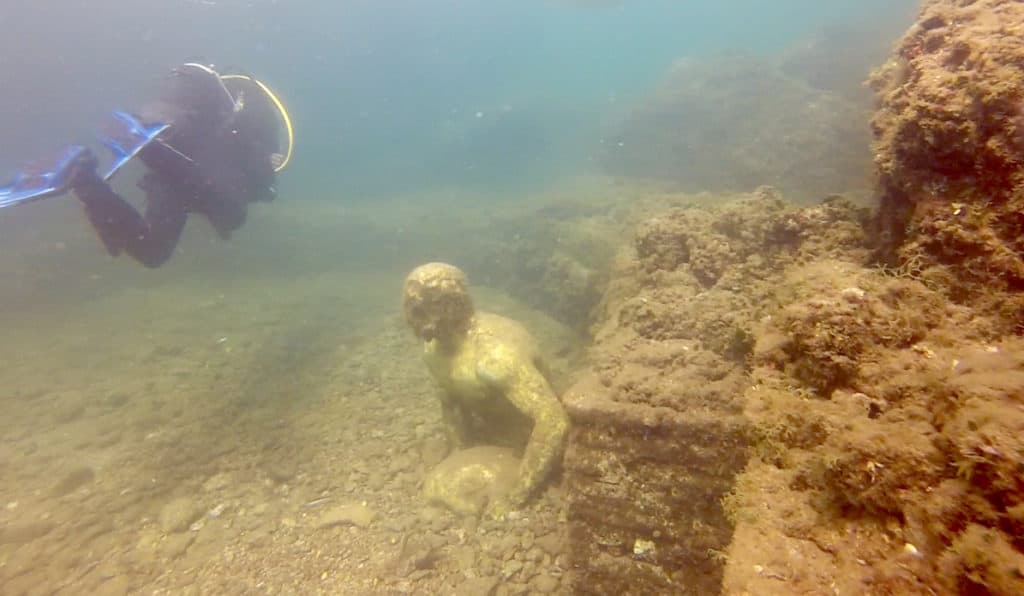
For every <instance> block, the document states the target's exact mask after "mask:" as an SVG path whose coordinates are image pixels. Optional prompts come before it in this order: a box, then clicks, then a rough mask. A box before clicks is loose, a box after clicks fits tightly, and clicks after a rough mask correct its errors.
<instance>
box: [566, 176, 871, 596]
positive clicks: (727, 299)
mask: <svg viewBox="0 0 1024 596" xmlns="http://www.w3.org/2000/svg"><path fill="white" fill-rule="evenodd" d="M857 215H858V214H857V212H856V211H854V210H851V208H850V207H849V206H848V205H846V204H845V203H843V202H842V201H838V200H833V201H830V202H827V203H826V204H824V205H820V206H817V207H810V208H805V209H797V208H795V207H793V206H791V205H789V204H787V203H786V202H784V201H783V200H782V199H781V198H780V197H779V196H778V195H777V193H775V192H774V191H773V190H772V189H769V188H763V189H759V190H758V191H757V192H755V193H753V194H751V195H744V196H741V197H739V198H738V200H732V201H723V202H722V203H721V204H718V205H714V206H705V205H701V204H699V203H695V204H692V205H687V206H682V207H680V208H676V209H673V210H670V211H668V212H666V213H663V214H661V215H659V216H657V217H654V218H651V219H648V220H647V221H644V222H643V223H641V224H640V225H639V226H638V228H637V230H636V234H635V242H634V246H633V247H632V249H631V250H629V251H626V253H624V254H622V255H620V258H619V260H618V262H617V266H616V267H615V269H614V271H613V273H612V276H611V280H610V282H609V286H608V290H607V292H606V293H605V298H604V301H603V303H602V304H601V306H600V312H601V313H602V316H601V322H600V323H599V324H598V325H597V326H596V327H595V330H594V331H595V346H594V347H593V348H592V350H591V354H590V359H591V362H592V365H591V368H590V370H589V372H588V373H586V374H585V375H584V376H583V377H582V378H581V379H580V380H579V381H578V382H577V383H576V384H575V385H574V386H573V387H572V388H571V389H570V390H569V391H568V392H567V393H566V394H565V396H564V397H563V401H564V402H565V404H566V407H567V408H568V410H569V413H570V416H571V417H572V419H573V429H572V431H571V435H570V441H569V448H568V451H567V453H566V457H565V463H564V469H565V481H566V485H567V488H568V495H569V497H568V498H569V552H570V553H571V557H572V563H573V569H572V585H573V586H574V588H575V590H576V592H577V593H581V594H665V593H672V594H713V593H717V592H718V591H719V590H720V587H721V582H722V577H723V576H722V571H723V566H724V556H723V553H724V551H725V549H726V548H727V547H728V545H729V543H730V541H731V540H732V532H733V528H732V524H731V522H730V521H729V519H728V518H727V516H726V512H725V509H724V507H723V504H722V501H723V497H725V496H726V495H727V494H728V493H729V492H730V491H731V490H732V488H733V485H734V480H735V477H736V475H737V474H738V473H739V472H740V471H741V470H742V469H743V468H744V466H746V465H747V462H748V457H749V447H748V445H749V427H748V423H747V421H746V419H745V418H744V413H743V405H744V402H743V394H744V391H745V388H746V385H747V383H748V382H749V375H748V371H747V367H746V362H747V359H748V356H749V354H750V352H751V350H752V347H753V341H752V338H753V335H754V330H755V327H756V326H757V325H759V322H760V319H761V318H762V317H763V316H764V314H765V313H766V312H770V310H771V309H773V308H775V305H776V304H777V300H779V299H780V298H779V297H777V296H776V288H777V285H778V282H779V280H780V277H781V275H782V273H783V271H784V270H785V268H786V267H787V266H788V265H790V264H792V263H793V262H795V261H797V260H800V259H805V258H808V257H809V256H811V255H818V254H824V253H827V252H829V250H831V249H835V248H837V247H843V248H844V249H849V248H851V247H854V246H858V245H859V243H860V242H861V240H862V239H863V238H862V236H863V234H862V232H861V227H860V224H859V222H858V221H857Z"/></svg>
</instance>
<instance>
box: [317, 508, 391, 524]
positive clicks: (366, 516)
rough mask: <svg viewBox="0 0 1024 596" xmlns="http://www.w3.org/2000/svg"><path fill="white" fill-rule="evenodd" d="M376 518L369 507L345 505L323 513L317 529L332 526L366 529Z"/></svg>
mask: <svg viewBox="0 0 1024 596" xmlns="http://www.w3.org/2000/svg"><path fill="white" fill-rule="evenodd" d="M376 516H377V514H376V513H374V512H373V510H371V509H370V508H369V507H367V506H366V505H363V504H362V503H347V504H343V505H338V506H336V507H333V508H331V509H329V510H327V511H325V512H324V514H323V515H321V516H320V521H318V522H317V524H316V526H317V527H318V528H330V527H333V526H340V525H350V526H356V527H359V528H366V527H368V526H369V525H370V524H371V523H373V520H374V518H375V517H376Z"/></svg>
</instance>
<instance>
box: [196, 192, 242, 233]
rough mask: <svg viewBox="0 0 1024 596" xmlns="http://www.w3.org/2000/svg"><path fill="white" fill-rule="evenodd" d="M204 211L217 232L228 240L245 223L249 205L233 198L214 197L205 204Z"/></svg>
mask: <svg viewBox="0 0 1024 596" xmlns="http://www.w3.org/2000/svg"><path fill="white" fill-rule="evenodd" d="M202 211H203V213H204V214H206V217H207V219H209V220H210V224H211V225H213V229H214V230H217V234H218V235H219V236H220V237H221V238H224V239H225V240H226V239H228V238H230V237H231V232H234V231H235V230H237V229H238V228H240V227H242V224H244V223H245V218H246V214H247V212H248V206H247V205H246V204H245V203H242V202H240V201H235V200H231V199H213V200H209V201H206V202H205V203H204V204H203V208H202Z"/></svg>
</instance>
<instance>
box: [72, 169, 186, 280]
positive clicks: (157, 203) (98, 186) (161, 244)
mask: <svg viewBox="0 0 1024 596" xmlns="http://www.w3.org/2000/svg"><path fill="white" fill-rule="evenodd" d="M162 188H163V187H162V186H159V187H158V186H155V187H154V188H153V189H152V190H149V189H147V190H149V192H147V195H146V198H147V205H146V215H145V217H143V216H142V215H140V214H139V212H138V211H136V210H135V208H134V207H132V206H131V205H130V204H129V203H128V202H126V201H125V200H124V199H122V198H121V197H120V196H118V194H117V193H115V192H114V190H113V189H112V188H110V186H109V185H108V184H107V183H106V182H104V181H103V180H102V179H101V178H99V177H98V176H95V175H93V176H90V177H89V178H88V179H86V180H83V181H81V182H78V183H76V184H75V186H74V192H75V195H76V196H77V197H78V198H79V199H81V201H82V202H83V203H84V204H85V212H86V215H88V217H89V221H90V222H91V223H92V225H93V227H94V228H95V229H96V232H97V233H98V234H99V236H100V239H101V240H102V241H103V244H104V246H106V248H107V251H108V252H109V253H110V254H111V255H113V256H117V255H119V254H121V252H127V253H128V254H129V255H131V256H132V257H134V258H135V260H137V261H139V262H140V263H142V264H143V265H145V266H146V267H159V266H160V265H162V264H163V263H164V262H166V261H167V259H168V258H170V256H171V254H172V253H173V252H174V247H175V246H177V244H178V239H179V238H180V237H181V231H182V229H183V228H184V227H185V219H186V217H187V212H186V210H185V207H184V206H183V205H182V204H181V203H180V202H179V201H177V200H175V198H174V197H172V196H170V195H169V193H166V192H164V191H163V190H162Z"/></svg>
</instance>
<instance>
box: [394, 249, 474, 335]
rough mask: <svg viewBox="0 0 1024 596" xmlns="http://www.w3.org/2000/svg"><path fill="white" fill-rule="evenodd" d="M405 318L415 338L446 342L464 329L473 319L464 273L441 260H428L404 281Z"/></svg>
mask: <svg viewBox="0 0 1024 596" xmlns="http://www.w3.org/2000/svg"><path fill="white" fill-rule="evenodd" d="M402 306H403V310H404V311H405V320H406V322H407V323H408V324H409V327H410V328H411V329H412V331H413V333H415V334H416V337H419V338H420V339H422V340H424V341H432V340H435V339H438V340H441V341H442V342H447V341H450V340H453V339H455V338H457V337H459V336H461V335H462V334H464V333H465V332H466V330H467V329H468V328H469V324H470V322H471V320H472V318H473V301H472V300H471V299H470V297H469V288H468V283H467V281H466V274H465V273H463V272H462V271H461V270H460V269H458V268H457V267H454V266H452V265H447V264H445V263H428V264H426V265H422V266H420V267H417V268H416V269H415V270H413V272H412V273H410V274H409V277H407V278H406V280H405V290H404V292H403V300H402Z"/></svg>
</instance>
